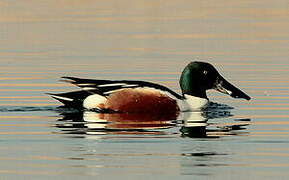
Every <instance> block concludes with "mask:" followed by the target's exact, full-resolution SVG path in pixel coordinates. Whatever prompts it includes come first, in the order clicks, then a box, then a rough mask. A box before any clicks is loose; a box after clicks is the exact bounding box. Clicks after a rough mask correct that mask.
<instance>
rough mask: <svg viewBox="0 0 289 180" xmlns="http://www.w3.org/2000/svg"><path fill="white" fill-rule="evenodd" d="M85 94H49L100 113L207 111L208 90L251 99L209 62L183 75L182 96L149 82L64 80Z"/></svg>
mask: <svg viewBox="0 0 289 180" xmlns="http://www.w3.org/2000/svg"><path fill="white" fill-rule="evenodd" d="M62 78H64V79H65V80H63V81H65V82H69V83H72V84H74V85H76V86H78V87H80V88H82V90H80V91H74V92H67V93H60V94H50V95H51V96H52V97H53V98H54V99H57V100H58V101H60V102H62V103H63V104H64V106H65V107H73V108H78V109H88V110H98V111H102V112H134V113H140V112H142V113H146V112H158V113H159V112H165V113H170V112H174V113H175V112H179V111H197V110H198V111H199V110H202V109H204V108H206V107H207V106H208V104H209V99H208V97H207V94H206V90H208V89H215V90H217V91H220V92H222V93H225V94H228V95H230V96H231V97H233V98H243V99H246V100H250V99H251V98H250V97H249V96H248V95H247V94H245V93H244V92H242V91H241V90H240V89H238V88H236V87H235V86H233V85H232V84H230V83H229V82H228V81H226V80H225V79H224V78H223V77H222V76H221V75H220V74H219V73H218V71H217V70H216V69H215V68H214V67H213V66H212V65H211V64H209V63H206V62H198V61H195V62H191V63H189V64H188V65H187V66H186V67H185V69H184V70H183V72H182V75H181V78H180V81H179V83H180V87H181V90H182V95H180V94H178V93H176V92H174V91H172V90H171V89H169V88H167V87H165V86H162V85H159V84H155V83H151V82H146V81H128V80H94V79H82V78H76V77H62Z"/></svg>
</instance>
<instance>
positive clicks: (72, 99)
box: [46, 91, 91, 108]
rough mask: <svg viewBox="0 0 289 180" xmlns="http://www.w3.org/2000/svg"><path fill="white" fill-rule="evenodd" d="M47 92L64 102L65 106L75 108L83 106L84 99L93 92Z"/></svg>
mask: <svg viewBox="0 0 289 180" xmlns="http://www.w3.org/2000/svg"><path fill="white" fill-rule="evenodd" d="M46 94H48V95H50V96H51V97H52V98H54V99H56V100H58V101H59V102H61V103H62V104H64V106H65V107H73V108H81V107H82V103H83V101H84V99H85V98H86V97H87V96H89V95H91V93H89V92H87V91H73V92H67V93H59V94H54V93H46Z"/></svg>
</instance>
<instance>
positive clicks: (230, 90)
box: [214, 76, 251, 100]
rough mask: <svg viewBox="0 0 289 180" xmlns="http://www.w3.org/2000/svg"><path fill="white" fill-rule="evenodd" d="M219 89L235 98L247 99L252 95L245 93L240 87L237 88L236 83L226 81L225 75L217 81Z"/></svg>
mask: <svg viewBox="0 0 289 180" xmlns="http://www.w3.org/2000/svg"><path fill="white" fill-rule="evenodd" d="M214 89H216V90H217V91H220V92H222V93H225V94H229V95H230V96H231V97H233V98H243V99H246V100H250V99H251V98H250V96H248V95H247V94H245V93H244V92H243V91H241V90H240V89H238V88H236V87H235V86H234V85H232V84H231V83H229V82H228V81H226V80H225V79H224V78H223V77H221V76H220V77H219V78H218V79H217V81H216V83H215V87H214Z"/></svg>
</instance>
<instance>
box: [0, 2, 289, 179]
mask: <svg viewBox="0 0 289 180" xmlns="http://www.w3.org/2000/svg"><path fill="white" fill-rule="evenodd" d="M288 8H289V5H288V2H286V1H282V0H277V1H269V0H265V1H256V0H253V1H252V0H251V1H232V2H228V1H218V3H216V2H215V1H211V0H207V1H190V2H188V1H161V0H157V1H143V0H141V1H127V0H125V1H121V2H118V1H114V0H108V1H101V2H100V1H99V2H96V1H80V0H73V1H66V0H57V1H54V0H50V1H35V0H29V1H25V2H24V1H5V0H4V1H0V27H1V28H0V63H1V67H0V87H1V88H0V121H1V125H0V134H1V138H0V142H1V147H0V160H1V163H0V174H1V176H0V177H1V178H0V179H20V178H21V179H80V178H81V179H92V178H98V179H105V178H106V179H116V178H118V179H192V178H195V179H286V177H287V176H288V175H289V173H288V169H289V163H288V157H289V153H288V151H289V145H288V143H289V140H288V137H289V126H288V118H289V108H288V107H289V106H288V105H289V104H288V93H289V85H288V75H289V62H288V55H289V51H288V47H289V34H288V31H289V18H288V17H289V16H288V15H289V14H288V12H289V11H288ZM194 59H202V60H205V61H208V62H210V63H212V64H214V65H215V66H216V68H217V69H218V70H219V71H220V72H221V74H222V75H223V76H224V77H226V78H227V79H228V80H229V81H231V82H232V83H233V84H235V85H237V86H238V87H240V88H241V89H242V90H244V91H245V92H246V93H248V94H249V95H250V96H251V97H252V100H251V101H249V102H247V101H243V100H237V99H232V98H230V97H228V96H225V95H222V94H220V93H217V92H214V91H210V92H209V97H210V99H211V100H212V101H214V102H218V103H221V104H226V105H228V106H229V107H234V109H230V108H223V109H218V110H217V111H214V112H210V113H205V114H193V115H194V117H196V119H198V118H200V120H207V122H206V123H204V122H203V121H201V122H183V121H159V120H158V119H156V118H154V117H140V116H137V117H130V121H126V122H123V121H118V119H120V118H122V117H109V116H106V117H100V116H99V114H96V115H95V114H90V115H88V114H82V113H76V112H70V113H64V112H63V111H61V109H58V108H57V106H59V105H60V104H58V103H57V102H56V101H54V100H53V99H51V98H50V97H48V96H47V95H45V94H44V93H46V92H52V93H53V92H63V91H70V90H75V89H76V87H73V86H71V85H69V84H64V83H62V82H58V80H59V78H60V77H61V76H79V77H87V78H99V79H137V80H147V81H153V82H156V83H160V84H163V85H166V86H168V87H170V88H171V89H173V90H175V91H177V92H179V87H178V78H179V76H180V72H181V71H182V69H183V68H184V66H185V65H186V64H187V63H189V62H190V61H191V60H194ZM222 107H224V105H223V106H222ZM225 107H227V106H225ZM84 117H85V118H84ZM93 119H94V120H95V119H97V120H98V121H102V122H99V123H94V122H91V121H92V120H93ZM107 119H110V123H108V122H107ZM136 119H137V120H141V119H150V121H138V122H135V120H136Z"/></svg>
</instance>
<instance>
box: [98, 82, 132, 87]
mask: <svg viewBox="0 0 289 180" xmlns="http://www.w3.org/2000/svg"><path fill="white" fill-rule="evenodd" d="M124 85H127V84H125V83H113V84H101V85H98V86H97V87H110V86H124Z"/></svg>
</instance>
